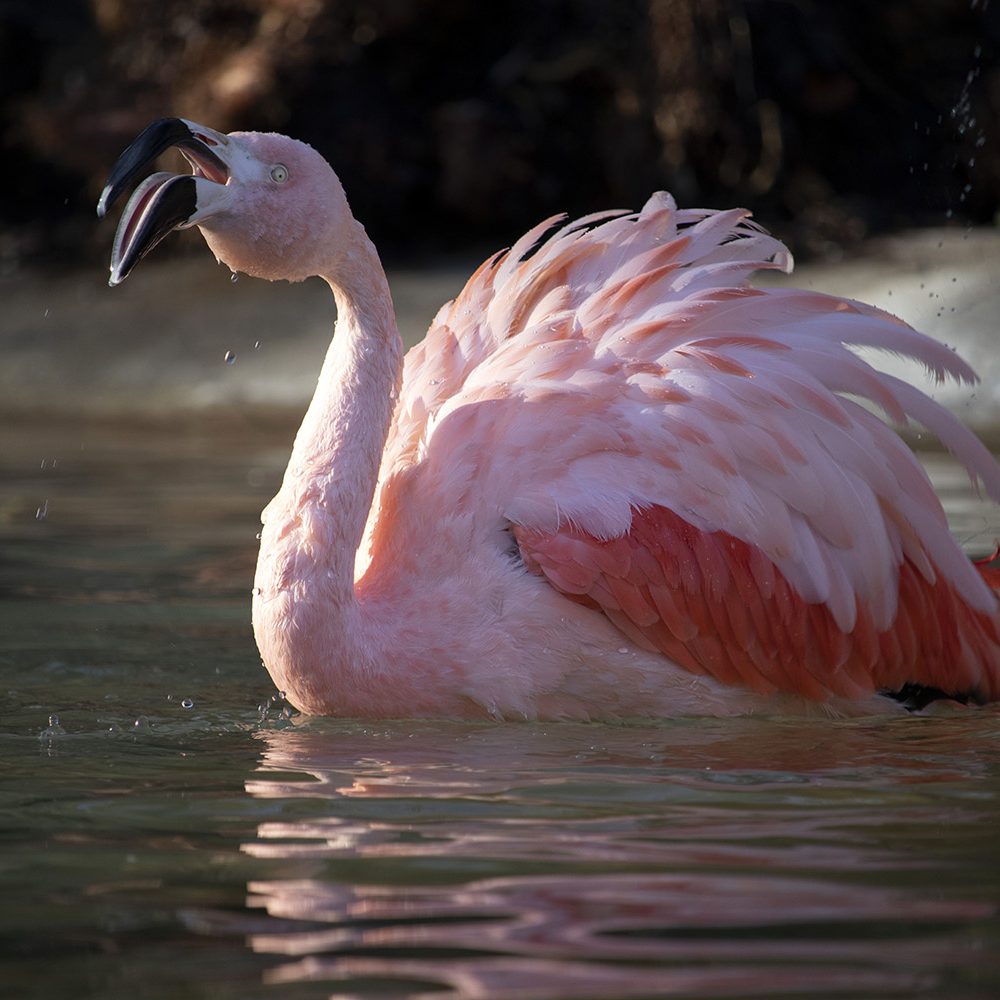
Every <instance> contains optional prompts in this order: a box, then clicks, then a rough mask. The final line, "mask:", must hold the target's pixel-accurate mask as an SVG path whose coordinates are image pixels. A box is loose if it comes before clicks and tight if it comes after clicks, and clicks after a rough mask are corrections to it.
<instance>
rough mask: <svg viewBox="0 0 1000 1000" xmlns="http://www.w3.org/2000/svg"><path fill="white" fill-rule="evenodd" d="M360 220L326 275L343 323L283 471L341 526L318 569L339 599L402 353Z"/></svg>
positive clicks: (349, 577)
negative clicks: (286, 466)
mask: <svg viewBox="0 0 1000 1000" xmlns="http://www.w3.org/2000/svg"><path fill="white" fill-rule="evenodd" d="M355 226H356V229H355V232H354V234H353V235H354V240H353V241H352V242H351V243H350V244H349V245H348V246H347V247H346V248H345V249H344V250H343V251H342V254H341V256H340V258H339V260H338V262H337V270H336V274H335V275H323V277H324V280H326V282H327V284H329V285H330V288H331V289H332V291H333V295H334V298H335V300H336V303H337V326H336V330H335V334H334V337H333V341H332V342H331V344H330V347H329V349H328V350H327V354H326V359H325V361H324V362H323V367H322V369H321V371H320V375H319V381H318V383H317V386H316V392H315V394H314V396H313V398H312V402H311V403H310V404H309V409H308V410H307V411H306V415H305V417H304V419H303V421H302V426H301V427H300V428H299V432H298V434H297V435H296V438H295V444H294V446H293V448H292V455H291V459H290V460H289V464H288V470H287V472H286V474H285V482H286V483H288V482H289V481H291V482H294V483H296V484H298V487H299V489H301V490H302V494H303V495H302V501H303V503H304V504H306V505H308V506H309V507H311V508H314V509H315V510H316V511H317V512H318V513H319V514H321V515H322V516H323V518H324V519H326V520H327V521H328V524H329V528H330V530H331V531H332V532H334V533H335V538H333V539H331V541H332V542H334V544H329V545H326V546H325V547H324V548H323V549H322V551H319V552H317V569H322V570H323V571H324V572H325V573H326V575H327V578H328V580H329V583H330V586H331V587H332V588H334V590H335V591H336V593H333V594H332V595H331V596H332V597H333V598H334V599H340V600H349V599H351V598H353V594H354V557H355V553H356V552H357V549H358V546H359V545H360V544H361V537H362V535H363V533H364V528H365V523H366V521H367V518H368V512H369V510H370V508H371V504H372V498H373V496H374V493H375V486H376V483H377V481H378V471H379V464H380V462H381V459H382V451H383V449H384V447H385V441H386V437H387V435H388V433H389V423H390V421H391V419H392V413H393V408H394V407H395V402H396V398H397V396H398V393H399V385H400V376H401V372H402V355H403V350H402V342H401V340H400V338H399V332H398V330H397V328H396V317H395V313H394V311H393V307H392V298H391V296H390V294H389V285H388V282H387V281H386V277H385V272H384V271H383V270H382V265H381V262H380V261H379V258H378V254H377V252H376V250H375V247H374V246H373V245H372V242H371V240H369V238H368V236H367V234H366V233H365V231H364V229H363V228H362V227H361V225H360V224H357V223H355Z"/></svg>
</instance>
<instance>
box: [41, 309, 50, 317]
mask: <svg viewBox="0 0 1000 1000" xmlns="http://www.w3.org/2000/svg"><path fill="white" fill-rule="evenodd" d="M48 318H49V311H48V309H46V310H45V312H44V313H42V319H48Z"/></svg>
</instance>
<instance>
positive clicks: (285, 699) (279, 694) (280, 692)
mask: <svg viewBox="0 0 1000 1000" xmlns="http://www.w3.org/2000/svg"><path fill="white" fill-rule="evenodd" d="M278 697H279V698H280V699H281V700H282V701H287V699H288V695H287V694H285V692H284V691H279V692H278Z"/></svg>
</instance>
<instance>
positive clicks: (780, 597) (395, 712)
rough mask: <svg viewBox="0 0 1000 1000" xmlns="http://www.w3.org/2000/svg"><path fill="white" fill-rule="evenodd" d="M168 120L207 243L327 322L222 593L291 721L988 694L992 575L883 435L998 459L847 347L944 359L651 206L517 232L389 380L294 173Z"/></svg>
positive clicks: (958, 374) (866, 706)
mask: <svg viewBox="0 0 1000 1000" xmlns="http://www.w3.org/2000/svg"><path fill="white" fill-rule="evenodd" d="M192 128H197V129H201V131H200V132H198V133H197V134H198V135H199V136H200V137H202V138H203V139H204V141H206V142H212V143H214V145H213V146H212V148H213V151H214V153H215V155H217V156H218V157H219V158H221V160H223V161H224V162H225V163H226V164H228V165H229V170H230V177H229V181H228V184H227V185H226V191H225V192H222V193H220V192H217V191H214V190H213V191H211V192H210V194H211V200H210V204H211V205H212V206H213V208H212V210H211V211H209V212H207V214H202V212H201V209H200V207H199V210H198V212H197V213H196V214H195V216H193V217H192V219H193V223H194V224H198V225H199V226H200V227H201V229H202V231H203V233H204V235H205V237H206V239H207V241H208V243H209V245H210V247H211V248H212V249H213V251H214V252H215V253H216V255H217V256H218V257H219V258H220V259H221V260H223V261H224V262H226V263H227V264H228V265H229V266H230V267H232V268H233V269H234V270H243V271H246V272H247V273H250V274H255V275H259V276H262V277H267V278H271V279H274V278H291V279H297V278H301V277H304V276H306V275H307V274H317V275H320V276H321V277H322V278H324V279H325V280H326V281H327V282H328V284H329V285H330V287H331V288H332V291H333V294H334V297H335V299H336V303H337V310H338V322H337V329H336V335H335V337H334V340H333V343H332V345H331V347H330V352H329V354H328V357H327V360H326V362H325V364H324V367H323V370H322V372H321V374H320V379H319V384H318V387H317V391H316V395H315V397H314V399H313V401H312V404H311V405H310V408H309V411H308V413H307V415H306V417H305V420H304V422H303V425H302V428H301V429H300V431H299V434H298V437H297V438H296V442H295V446H294V449H293V453H292V457H291V460H290V463H289V467H288V471H287V473H286V476H285V480H284V483H283V485H282V487H281V490H280V491H279V493H278V495H277V496H276V497H275V498H274V500H273V501H272V503H271V504H270V505H269V506H268V508H267V510H266V511H265V513H264V531H263V534H262V540H261V554H260V561H259V564H258V571H257V578H256V590H255V597H254V628H255V632H256V636H257V641H258V644H259V646H260V650H261V654H262V657H263V659H264V663H265V665H266V666H267V668H268V670H269V671H270V673H271V675H272V677H273V678H274V680H275V682H276V684H277V685H278V687H279V688H281V689H283V690H285V691H286V692H287V694H288V697H289V698H290V699H291V700H292V701H293V702H294V703H295V704H297V705H299V706H300V707H301V708H303V709H305V710H306V711H310V712H319V713H328V714H338V715H361V716H383V717H384V716H401V715H454V716H467V717H476V716H492V717H496V718H615V717H627V716H637V715H679V714H685V713H688V714H690V713H731V712H746V711H761V710H765V711H766V710H770V711H790V710H791V711H801V710H806V709H808V707H809V706H815V705H819V706H820V707H821V708H822V710H824V711H872V710H883V709H884V710H889V709H892V708H894V707H897V708H898V701H897V700H892V699H889V698H885V697H881V696H880V693H888V694H893V695H895V696H896V698H897V699H898V700H903V701H909V702H910V703H911V704H913V703H918V704H922V703H923V702H924V701H926V700H928V699H929V698H931V697H933V696H936V695H943V696H947V697H952V698H956V699H958V700H963V701H966V700H967V701H974V702H984V701H990V700H995V699H1000V631H998V630H1000V617H998V611H997V596H996V593H995V589H996V587H997V583H996V570H995V569H989V568H985V567H984V568H977V567H976V566H974V565H973V564H972V563H971V562H970V561H969V560H968V559H967V558H966V557H965V556H964V555H963V553H962V551H961V549H960V547H959V546H958V545H957V544H956V543H955V541H954V540H953V539H952V537H951V536H950V534H949V532H948V526H947V523H946V520H945V516H944V513H943V511H942V508H941V505H940V503H939V501H938V499H937V497H936V496H935V493H934V491H933V488H932V487H931V485H930V482H929V480H928V478H927V476H926V474H925V472H924V470H923V469H922V467H921V465H920V464H919V462H918V461H917V460H916V458H915V457H914V455H913V454H912V453H911V451H910V450H909V448H907V447H906V445H905V444H904V443H903V441H902V440H901V439H900V437H899V436H898V434H897V433H896V430H895V429H894V427H893V426H890V424H892V425H906V424H909V423H911V422H915V423H918V424H920V425H921V426H923V427H924V428H926V429H928V430H930V431H932V432H933V433H934V434H936V435H937V437H938V438H939V439H940V440H941V442H942V443H943V445H944V446H945V447H946V448H947V449H948V450H949V451H950V452H951V453H952V454H953V455H954V456H955V457H956V458H957V459H958V461H960V462H961V463H962V464H963V465H964V466H965V467H966V469H967V470H968V472H969V475H970V477H971V478H972V480H973V482H974V483H976V484H978V485H979V486H981V487H982V488H985V490H986V491H987V492H988V493H989V495H990V496H992V497H993V498H994V499H1000V469H998V467H997V464H996V463H995V462H994V460H993V458H992V457H991V455H990V454H989V452H988V451H987V450H986V448H984V447H983V445H982V444H981V443H980V442H979V441H978V440H977V439H976V438H975V437H974V436H973V435H972V434H971V433H970V432H969V431H968V430H967V429H965V428H964V427H963V426H962V425H961V424H960V423H959V422H958V421H957V420H956V419H955V418H954V417H953V416H952V415H951V414H950V413H949V412H947V411H946V410H945V409H943V408H942V407H941V406H939V405H938V404H937V403H935V402H934V401H933V400H932V399H931V398H930V397H928V396H927V395H925V394H924V393H923V392H921V391H920V390H918V389H916V388H914V387H913V386H911V385H909V384H908V383H905V382H903V381H901V380H899V379H898V378H895V377H893V376H890V375H888V374H886V373H885V372H882V371H880V370H879V369H878V368H877V367H875V366H873V365H872V364H870V363H869V362H868V361H866V360H864V359H862V357H861V356H859V354H858V353H856V351H855V350H854V348H858V347H867V348H876V349H881V350H883V351H888V352H892V353H895V354H900V355H905V356H907V357H910V358H912V359H913V360H915V361H916V362H919V363H921V364H922V365H923V366H924V367H925V368H926V369H927V370H928V371H929V372H930V373H931V374H932V375H933V376H934V377H935V378H936V379H938V380H941V379H945V378H953V379H956V380H959V381H963V382H973V381H974V380H975V375H974V373H973V372H972V371H971V369H969V367H968V366H967V365H966V364H965V363H964V362H963V361H962V360H961V358H959V357H958V356H957V355H956V354H955V353H954V352H953V351H951V350H949V349H947V348H946V347H944V346H942V345H941V344H938V343H937V342H935V341H933V340H931V339H930V338H928V337H926V336H924V335H922V334H920V333H918V332H916V331H915V330H913V329H911V328H910V327H909V326H907V325H906V324H905V323H903V322H902V321H901V320H899V319H898V318H896V317H894V316H891V315H889V314H887V313H885V312H882V311H881V310H878V309H875V308H873V307H871V306H867V305H864V304H862V303H859V302H853V301H848V300H845V299H842V298H837V297H832V296H826V295H822V294H820V293H817V292H814V291H802V290H797V289H794V288H785V287H781V288H771V289H767V290H763V289H756V288H753V287H751V286H749V285H748V284H747V281H748V279H749V277H750V276H751V274H752V273H753V272H754V271H758V270H761V269H779V270H790V269H791V258H790V256H789V254H788V252H787V250H786V249H785V247H784V246H783V245H782V244H781V243H780V242H778V241H777V240H776V239H774V238H773V237H771V236H769V235H768V234H767V233H766V232H765V231H764V230H762V229H761V228H760V227H759V226H757V225H756V224H755V223H753V222H752V221H751V220H750V219H749V217H748V214H747V213H746V212H744V211H741V210H730V211H721V212H714V211H708V210H701V209H698V210H691V209H688V210H682V209H678V208H677V206H676V205H675V204H674V201H673V199H672V198H671V197H670V196H669V195H667V194H663V193H660V194H656V195H654V196H653V197H652V198H651V199H650V200H649V202H648V203H647V204H646V205H645V206H644V207H643V208H642V210H641V211H638V212H611V213H602V214H600V215H594V216H589V217H586V218H584V219H581V220H577V221H568V220H566V219H564V218H562V217H556V218H553V219H549V220H547V221H545V222H543V223H541V224H540V225H539V226H537V227H536V228H535V229H533V230H531V231H530V232H528V233H527V234H525V236H523V237H522V238H521V239H520V240H519V241H518V242H516V243H515V244H514V245H513V246H512V247H511V248H510V249H509V250H507V251H505V252H503V253H500V254H497V255H495V256H494V257H492V258H490V259H489V260H487V261H486V262H485V263H484V264H483V265H482V266H480V268H479V269H478V270H477V271H476V272H475V273H474V274H473V276H472V277H471V278H470V280H469V282H468V284H467V285H466V286H465V288H464V289H463V291H462V292H461V294H460V295H459V296H458V297H457V298H456V299H455V300H454V301H453V302H450V303H448V304H447V305H445V306H444V307H443V308H442V309H441V311H440V312H439V313H438V315H437V317H436V318H435V320H434V322H433V323H432V325H431V328H430V330H429V332H428V334H427V337H426V339H425V340H424V341H423V342H422V343H421V344H419V345H418V346H417V347H415V348H413V349H412V350H411V351H410V352H409V353H408V354H407V355H406V357H405V360H404V359H403V357H402V349H401V345H400V340H399V335H398V333H397V331H396V325H395V320H394V317H393V311H392V303H391V299H390V295H389V290H388V285H387V283H386V281H385V276H384V274H383V271H382V268H381V266H380V264H379V261H378V257H377V255H376V253H375V250H374V248H373V247H372V245H371V243H370V242H369V240H368V239H367V237H366V235H365V233H364V230H363V229H362V228H361V227H360V226H359V225H358V224H357V223H356V222H355V220H354V219H353V217H352V216H351V214H350V211H349V209H348V207H347V202H346V200H345V198H344V196H343V192H342V190H341V189H340V185H339V182H338V181H337V179H336V177H335V175H334V174H333V172H332V171H331V170H330V168H329V167H328V166H327V164H326V163H325V161H323V160H322V158H321V157H319V155H318V154H316V153H315V152H314V151H313V150H312V149H310V148H309V147H308V146H305V145H304V144H302V143H297V142H294V141H293V140H290V139H287V138H284V137H281V136H273V135H258V134H253V133H243V134H240V133H237V134H234V135H232V136H221V135H220V134H219V133H214V132H211V130H205V129H202V127H201V126H197V127H195V126H193V125H192ZM247 164H249V166H248V165H247ZM272 164H279V165H280V166H281V167H282V168H284V170H285V171H286V175H287V181H282V182H281V184H282V187H281V190H277V189H274V190H272V189H271V187H269V181H268V177H269V176H270V177H271V178H272V179H273V177H274V176H275V173H274V170H273V167H271V166H270V165H272ZM279 176H280V172H279ZM203 181H204V184H207V183H209V181H205V180H204V178H203V177H199V178H198V179H197V183H198V184H201V185H202V186H201V187H199V188H198V190H199V192H201V191H202V187H204V184H202V182H203ZM215 186H218V185H217V184H216V185H215ZM199 198H201V194H200V193H199ZM220 199H228V200H227V201H225V205H226V208H225V210H224V211H221V210H217V209H216V208H215V207H214V206H216V205H217V204H219V203H220ZM206 203H208V202H206ZM200 204H201V202H200V201H199V206H200ZM125 224H126V223H123V225H125ZM135 229H136V227H135V226H133V230H135ZM133 230H129V232H132V231H133ZM128 238H131V237H128ZM126 242H127V240H126ZM125 249H126V251H127V249H128V247H127V246H126V248H125Z"/></svg>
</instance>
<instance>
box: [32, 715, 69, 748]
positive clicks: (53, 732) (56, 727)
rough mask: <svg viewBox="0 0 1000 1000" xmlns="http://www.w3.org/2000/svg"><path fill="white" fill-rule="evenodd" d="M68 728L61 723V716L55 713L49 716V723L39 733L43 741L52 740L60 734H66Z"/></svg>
mask: <svg viewBox="0 0 1000 1000" xmlns="http://www.w3.org/2000/svg"><path fill="white" fill-rule="evenodd" d="M65 735H66V730H65V729H63V727H62V726H61V725H60V724H59V716H58V715H56V714H55V713H53V714H52V715H50V716H49V724H48V725H47V726H46V727H45V728H44V729H43V730H42V731H41V732H40V733H39V734H38V738H39V739H40V740H42V741H43V742H51V741H52V740H54V739H55V738H56V737H58V736H65Z"/></svg>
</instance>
